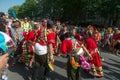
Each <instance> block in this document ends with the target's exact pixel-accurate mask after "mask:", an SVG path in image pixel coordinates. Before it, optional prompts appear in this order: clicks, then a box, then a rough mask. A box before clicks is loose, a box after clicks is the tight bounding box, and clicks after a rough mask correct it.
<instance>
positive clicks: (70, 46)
mask: <svg viewBox="0 0 120 80" xmlns="http://www.w3.org/2000/svg"><path fill="white" fill-rule="evenodd" d="M80 47H81V45H80V44H79V43H78V42H77V40H76V39H75V38H72V36H71V35H70V33H69V32H68V33H66V34H65V40H63V42H62V45H61V52H62V53H63V54H66V55H68V62H67V76H68V80H81V74H80V65H81V61H80V56H79V55H80V54H77V49H79V48H80Z"/></svg>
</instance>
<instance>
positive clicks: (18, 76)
mask: <svg viewBox="0 0 120 80" xmlns="http://www.w3.org/2000/svg"><path fill="white" fill-rule="evenodd" d="M102 56H103V57H104V59H105V61H104V62H102V64H103V71H104V77H102V78H96V77H93V76H91V75H90V74H88V73H87V72H85V71H83V70H81V76H82V79H83V80H120V56H116V55H114V54H112V53H110V52H108V51H102ZM66 62H67V58H64V57H57V56H55V71H54V72H51V74H50V77H51V80H67V75H66ZM27 75H28V70H27V68H26V67H25V65H23V64H17V65H16V66H14V67H11V66H10V67H9V71H8V77H9V80H28V76H27Z"/></svg>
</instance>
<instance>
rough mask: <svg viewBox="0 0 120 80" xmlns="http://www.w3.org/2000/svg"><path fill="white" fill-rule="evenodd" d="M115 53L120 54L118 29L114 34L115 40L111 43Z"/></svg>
mask: <svg viewBox="0 0 120 80" xmlns="http://www.w3.org/2000/svg"><path fill="white" fill-rule="evenodd" d="M111 47H112V50H113V53H115V54H116V55H119V54H120V30H116V33H115V34H114V36H113V41H112V43H111Z"/></svg>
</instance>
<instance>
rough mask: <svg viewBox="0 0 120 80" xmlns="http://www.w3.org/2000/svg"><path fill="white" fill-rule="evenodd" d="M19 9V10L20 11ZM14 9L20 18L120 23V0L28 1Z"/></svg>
mask: <svg viewBox="0 0 120 80" xmlns="http://www.w3.org/2000/svg"><path fill="white" fill-rule="evenodd" d="M18 8H19V9H18ZM18 8H17V9H16V8H15V7H14V9H15V11H16V12H17V14H18V16H19V17H30V18H34V17H41V18H50V19H53V20H60V21H63V22H64V21H68V22H70V23H86V22H99V23H100V21H101V22H102V21H103V20H104V21H105V20H110V21H109V24H110V22H111V21H113V22H114V21H115V22H118V21H119V18H120V0H26V2H25V3H24V4H23V5H21V6H20V7H18Z"/></svg>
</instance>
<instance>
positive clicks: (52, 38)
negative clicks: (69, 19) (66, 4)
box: [0, 12, 120, 80]
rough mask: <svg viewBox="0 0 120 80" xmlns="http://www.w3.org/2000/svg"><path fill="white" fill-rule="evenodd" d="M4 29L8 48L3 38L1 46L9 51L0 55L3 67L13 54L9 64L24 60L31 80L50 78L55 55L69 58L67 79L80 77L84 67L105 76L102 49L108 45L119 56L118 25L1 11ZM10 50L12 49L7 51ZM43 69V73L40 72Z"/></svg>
mask: <svg viewBox="0 0 120 80" xmlns="http://www.w3.org/2000/svg"><path fill="white" fill-rule="evenodd" d="M2 32H3V33H4V34H7V35H9V38H10V39H9V40H8V41H7V42H6V43H5V44H4V46H5V47H6V48H5V50H4V48H3V46H2V45H3V42H5V41H3V40H1V41H0V48H1V49H2V50H3V51H4V52H5V53H6V54H3V55H1V56H0V70H1V71H2V69H4V68H5V67H6V66H8V63H7V61H8V58H9V55H10V58H11V59H12V64H11V65H10V66H12V67H14V66H16V65H17V62H22V63H25V65H26V66H27V67H28V68H29V71H30V72H29V71H28V73H30V75H29V79H30V80H47V76H48V75H49V74H50V72H51V71H54V56H58V57H60V56H66V58H68V61H67V63H66V65H67V69H66V71H67V76H68V80H81V74H80V69H81V68H82V69H85V70H86V71H88V72H89V73H90V74H91V75H93V76H95V77H103V76H104V74H103V69H102V62H101V61H103V60H104V57H102V56H101V51H100V48H103V47H106V46H109V47H108V48H109V50H111V51H112V52H113V53H114V54H116V55H120V46H119V45H120V30H119V28H111V27H109V28H107V29H105V28H96V27H95V26H93V25H88V26H87V27H77V26H74V25H69V24H66V23H60V22H59V21H56V22H55V21H54V22H53V21H51V20H49V19H41V20H29V19H28V18H24V19H14V18H13V17H12V18H10V19H8V18H6V17H5V14H4V13H2V12H0V34H1V33H2ZM1 37H2V34H1V35H0V39H1ZM3 38H6V37H3ZM7 39H8V38H7ZM13 48H14V49H13ZM9 49H13V50H12V51H11V52H9V53H8V52H7V50H9ZM41 68H42V70H43V73H42V74H39V69H41Z"/></svg>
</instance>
